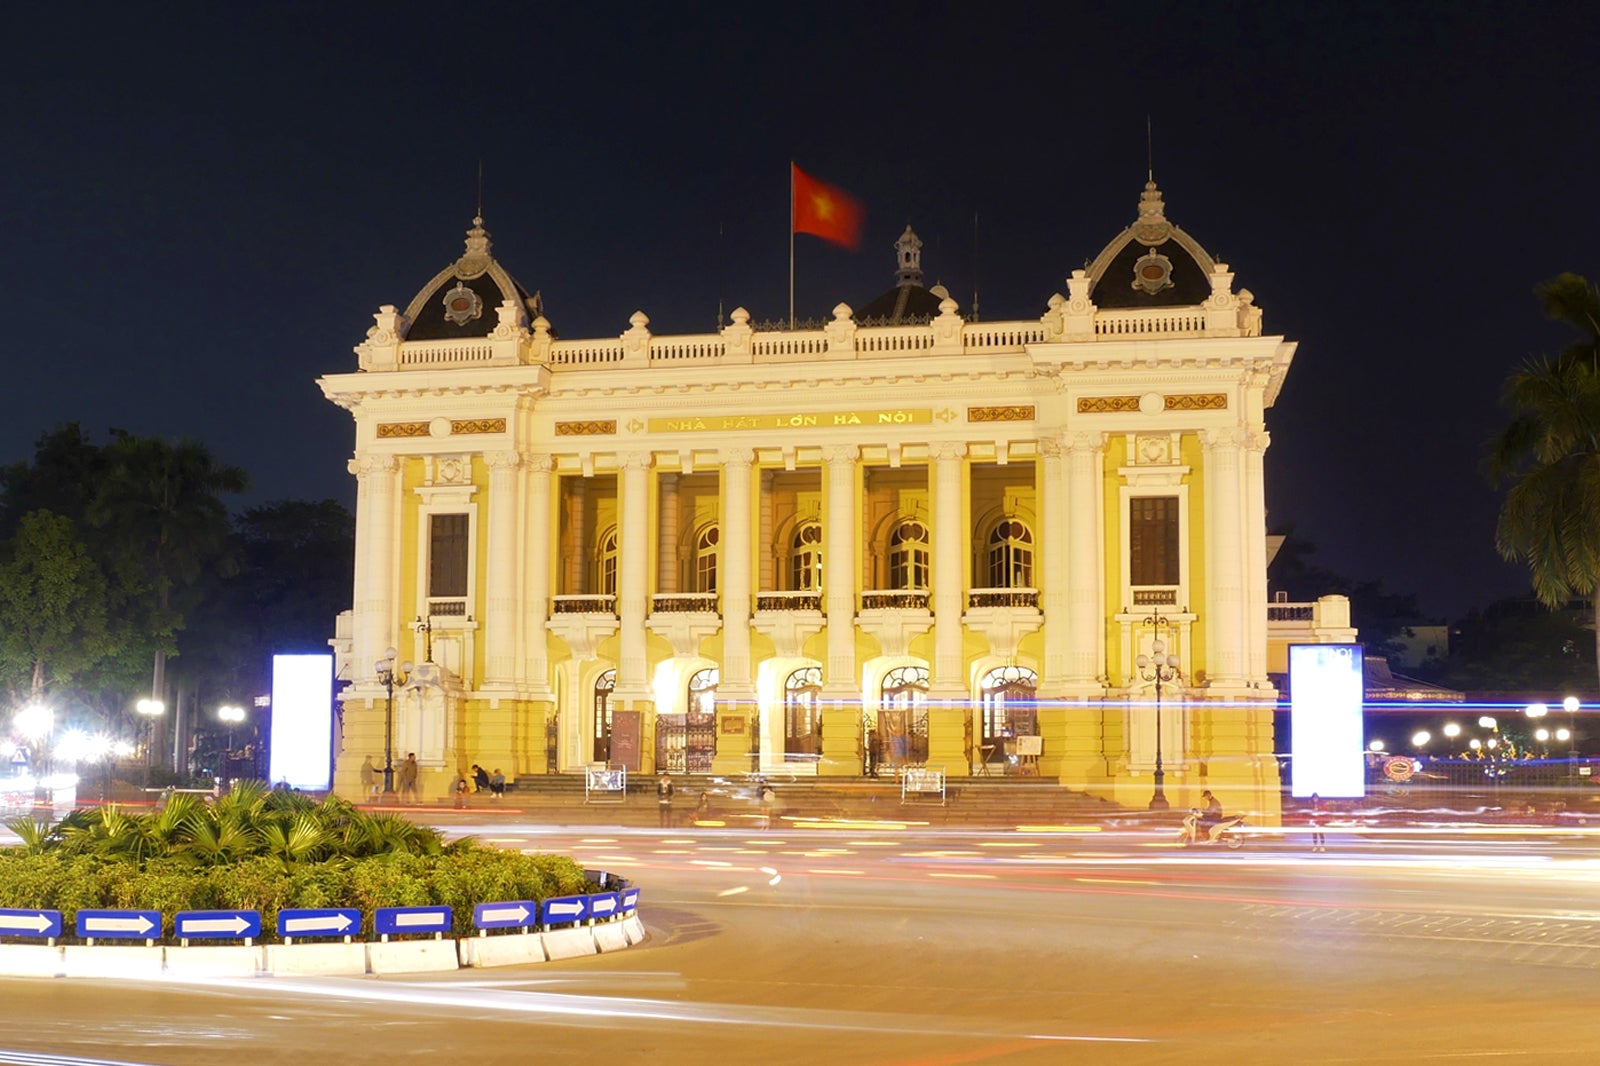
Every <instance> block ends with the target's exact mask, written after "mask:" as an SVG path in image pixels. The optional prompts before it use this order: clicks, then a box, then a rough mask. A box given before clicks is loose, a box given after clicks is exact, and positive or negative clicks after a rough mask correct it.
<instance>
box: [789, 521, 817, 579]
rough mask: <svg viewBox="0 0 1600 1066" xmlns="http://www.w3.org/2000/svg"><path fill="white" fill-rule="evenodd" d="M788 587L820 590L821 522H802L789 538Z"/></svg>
mask: <svg viewBox="0 0 1600 1066" xmlns="http://www.w3.org/2000/svg"><path fill="white" fill-rule="evenodd" d="M789 589H790V591H791V592H820V591H821V590H822V523H821V522H817V521H808V522H802V523H800V525H799V526H798V527H797V528H796V529H795V531H794V536H793V537H791V538H789Z"/></svg>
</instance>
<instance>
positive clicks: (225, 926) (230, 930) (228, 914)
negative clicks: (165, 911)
mask: <svg viewBox="0 0 1600 1066" xmlns="http://www.w3.org/2000/svg"><path fill="white" fill-rule="evenodd" d="M172 925H173V928H174V929H175V930H176V931H177V935H178V936H180V937H183V938H184V939H190V940H193V939H200V938H205V939H209V940H237V939H239V938H240V937H250V938H252V939H254V938H255V937H258V936H260V935H261V915H260V913H259V912H257V911H179V912H178V913H177V914H176V915H174V916H173V919H172Z"/></svg>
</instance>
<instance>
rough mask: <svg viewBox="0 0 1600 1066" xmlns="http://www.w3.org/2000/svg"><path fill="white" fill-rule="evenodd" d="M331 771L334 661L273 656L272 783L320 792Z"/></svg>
mask: <svg viewBox="0 0 1600 1066" xmlns="http://www.w3.org/2000/svg"><path fill="white" fill-rule="evenodd" d="M332 770H333V656H332V655H274V656H273V657H272V765H271V770H270V774H271V777H272V783H273V784H275V785H276V784H279V783H287V784H288V785H289V787H290V788H298V789H304V790H306V791H311V792H320V791H322V790H324V789H326V788H328V787H329V786H330V785H331V784H332V776H333V775H332Z"/></svg>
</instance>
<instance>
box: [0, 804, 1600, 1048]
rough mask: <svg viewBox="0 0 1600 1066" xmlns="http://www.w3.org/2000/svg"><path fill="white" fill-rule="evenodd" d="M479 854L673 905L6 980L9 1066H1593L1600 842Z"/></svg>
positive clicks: (1054, 835) (1129, 834)
mask: <svg viewBox="0 0 1600 1066" xmlns="http://www.w3.org/2000/svg"><path fill="white" fill-rule="evenodd" d="M436 821H437V822H438V824H440V825H441V826H442V827H443V828H445V829H446V830H447V831H448V832H450V833H452V834H463V833H470V834H472V835H475V836H478V837H479V838H480V839H483V840H485V841H489V842H492V843H494V844H496V845H499V846H502V847H512V848H521V849H527V850H533V851H554V852H565V853H569V854H572V855H574V856H576V857H577V858H579V859H580V860H581V861H582V862H583V863H584V864H585V865H586V866H589V867H590V868H598V869H606V870H610V871H615V872H617V873H620V874H622V875H624V876H627V877H629V878H630V879H632V880H633V881H634V882H635V883H636V884H638V885H640V886H641V887H642V889H643V893H644V895H643V899H642V903H641V910H640V913H641V915H642V917H643V920H644V923H645V925H646V928H647V929H648V931H649V933H650V937H649V939H648V940H647V941H646V942H645V943H644V944H642V945H639V946H637V947H634V948H631V949H629V950H627V951H622V952H617V953H613V954H607V955H601V956H596V957H592V958H583V959H577V960H571V961H566V962H557V963H545V964H542V965H538V966H530V967H524V968H507V969H494V970H477V971H475V970H464V971H461V972H459V973H453V974H446V975H442V976H440V975H427V976H422V975H418V976H415V977H386V978H377V977H367V978H326V979H294V980H288V979H278V978H269V979H259V980H255V981H248V980H245V981H208V982H206V983H205V984H203V985H189V984H182V983H178V982H174V981H162V982H154V983H135V982H85V981H79V982H68V981H64V980H53V981H52V980H31V981H30V980H4V981H0V1003H4V1004H5V1005H6V1008H5V1009H6V1015H7V1017H8V1018H9V1019H10V1023H9V1024H8V1026H7V1027H6V1028H5V1030H4V1031H3V1033H0V1062H3V1063H19V1064H20V1063H46V1062H48V1063H87V1062H91V1061H95V1062H101V1063H105V1062H111V1063H137V1064H161V1066H187V1064H196V1063H228V1064H230V1066H250V1064H256V1063H283V1062H334V1061H341V1062H343V1061H349V1062H367V1061H372V1062H382V1063H387V1062H412V1061H416V1062H422V1061H429V1062H434V1063H442V1062H453V1061H457V1060H466V1061H472V1062H474V1063H482V1064H493V1063H513V1062H519V1063H520V1062H525V1061H538V1062H573V1063H579V1062H582V1063H601V1062H622V1063H631V1062H640V1063H650V1064H652V1066H669V1064H675V1063H722V1062H741V1063H795V1064H806V1066H816V1064H819V1063H839V1064H856V1063H861V1064H866V1063H874V1064H877V1063H887V1064H904V1066H954V1064H960V1063H981V1062H997V1063H998V1062H1006V1063H1010V1062H1016V1063H1062V1062H1070V1063H1134V1064H1142V1063H1191V1064H1192V1063H1280V1062H1281V1063H1291V1062H1292V1063H1346V1062H1350V1063H1354V1062H1361V1063H1384V1062H1395V1063H1400V1062H1411V1063H1414V1062H1418V1061H1422V1062H1478V1061H1480V1060H1482V1059H1485V1058H1488V1059H1493V1060H1495V1061H1507V1060H1509V1061H1511V1062H1526V1063H1530V1064H1531V1063H1540V1064H1543V1063H1565V1062H1572V1063H1576V1062H1579V1061H1584V1062H1587V1061H1589V1060H1590V1059H1592V1057H1593V1049H1594V1048H1596V1047H1600V1016H1597V1015H1596V1012H1594V1011H1593V1010H1592V1008H1591V1007H1590V1005H1589V1001H1590V997H1591V996H1592V994H1593V988H1594V985H1595V978H1596V975H1597V970H1600V963H1597V958H1600V956H1597V951H1596V949H1597V948H1600V878H1597V873H1600V836H1592V835H1589V834H1588V833H1587V832H1586V831H1571V832H1562V833H1546V834H1541V833H1537V832H1528V831H1523V832H1520V833H1517V834H1507V833H1499V832H1490V831H1486V830H1474V829H1473V828H1472V827H1456V828H1453V829H1451V830H1448V831H1446V830H1437V831H1431V832H1428V833H1415V832H1413V833H1400V832H1396V833H1393V834H1383V833H1375V832H1364V833H1359V834H1357V833H1350V834H1346V835H1344V836H1338V835H1335V836H1334V837H1333V838H1332V839H1331V840H1330V845H1331V846H1330V849H1329V851H1327V852H1322V853H1314V852H1310V851H1309V850H1305V849H1303V848H1301V847H1300V846H1299V844H1298V842H1297V841H1295V840H1293V839H1291V838H1287V837H1282V836H1273V835H1268V834H1263V835H1262V836H1261V837H1259V838H1257V839H1253V840H1252V841H1250V842H1249V843H1248V844H1247V845H1246V846H1245V847H1244V848H1243V849H1241V850H1240V851H1237V852H1227V851H1218V850H1210V849H1182V848H1179V847H1176V846H1175V845H1174V844H1173V842H1172V840H1171V837H1170V834H1168V833H1165V832H1156V831H1153V830H1143V829H1138V830H1110V829H1104V828H1100V829H1097V828H1095V827H1092V826H1078V827H1073V828H1071V829H1067V828H1059V829H1056V830H1053V831H1052V830H1050V829H1047V828H1044V829H1039V830H1037V831H1016V830H1010V831H1008V830H1001V829H993V830H985V831H979V832H958V831H953V830H948V829H945V830H934V829H915V828H902V827H897V826H895V825H893V824H892V823H889V824H884V825H880V826H869V825H866V824H862V823H841V824H838V825H836V826H832V827H827V828H822V827H809V828H805V829H796V828H794V827H793V826H781V827H777V828H774V829H773V830H771V831H769V832H765V833H755V832H750V831H747V830H743V829H739V830H733V829H719V828H685V829H670V830H654V829H640V828H622V827H606V826H577V827H566V828H562V827H548V826H543V827H541V826H533V825H528V824H520V823H517V822H515V821H511V820H506V819H485V818H482V817H478V816H476V814H475V812H464V813H461V814H449V815H445V814H441V815H439V816H437V818H436Z"/></svg>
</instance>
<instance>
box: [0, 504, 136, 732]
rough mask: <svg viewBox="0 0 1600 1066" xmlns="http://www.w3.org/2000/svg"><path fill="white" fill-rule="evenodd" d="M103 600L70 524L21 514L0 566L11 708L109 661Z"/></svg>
mask: <svg viewBox="0 0 1600 1066" xmlns="http://www.w3.org/2000/svg"><path fill="white" fill-rule="evenodd" d="M107 600H108V589H107V584H106V579H105V575H104V574H102V573H101V571H100V567H99V566H98V565H96V563H95V561H94V560H93V559H92V558H90V556H89V550H88V548H87V547H85V546H84V544H83V541H82V540H80V539H79V537H78V532H77V528H76V527H75V526H74V525H73V524H72V521H71V520H70V519H67V518H63V517H62V516H61V515H57V514H52V513H51V512H49V511H34V512H32V513H31V514H28V515H26V516H25V517H24V518H23V519H22V521H21V523H20V525H19V527H18V529H17V532H16V535H15V536H14V537H13V538H12V539H11V541H10V543H9V544H8V545H7V551H6V553H5V558H4V560H3V561H0V678H3V679H4V683H5V685H6V687H7V688H8V689H9V690H10V693H11V698H12V701H13V702H21V700H22V698H23V696H24V694H26V697H27V698H29V699H32V700H40V699H43V698H44V695H45V693H46V691H48V690H51V689H54V688H56V687H58V686H62V685H70V684H72V683H73V682H74V681H75V680H77V679H78V678H79V677H80V676H81V675H83V674H84V673H85V672H87V671H89V670H91V669H92V668H94V667H95V666H96V665H98V664H99V663H101V662H103V661H104V660H107V659H109V658H111V657H112V655H113V647H112V643H111V638H110V631H109V628H108V626H107V622H106V606H107Z"/></svg>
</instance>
